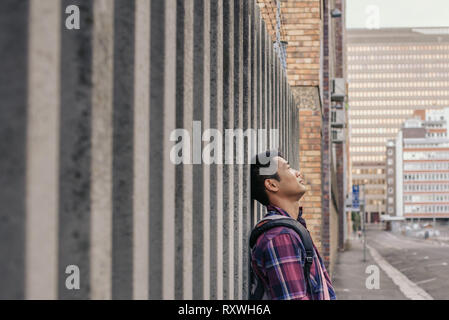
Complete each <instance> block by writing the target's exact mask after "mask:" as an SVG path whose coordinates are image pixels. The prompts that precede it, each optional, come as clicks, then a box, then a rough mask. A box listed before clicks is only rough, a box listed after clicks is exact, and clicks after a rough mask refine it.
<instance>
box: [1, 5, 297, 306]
mask: <svg viewBox="0 0 449 320" xmlns="http://www.w3.org/2000/svg"><path fill="white" fill-rule="evenodd" d="M72 4H74V5H78V6H79V8H80V20H81V21H80V22H81V25H80V26H81V28H80V29H79V30H68V29H66V28H65V19H66V18H67V16H68V15H66V14H65V9H66V7H67V6H69V5H72ZM0 27H1V33H0V99H1V101H2V103H1V104H0V130H1V137H2V138H1V140H0V141H1V142H0V143H1V145H0V150H1V151H2V153H3V156H2V157H1V160H0V171H1V174H0V177H1V184H2V188H1V189H0V200H1V203H2V209H1V210H0V221H1V223H0V257H1V260H0V283H1V286H0V298H2V299H5V298H18V299H24V298H25V299H37V298H39V299H40V298H42V299H131V298H135V299H173V298H178V299H190V298H194V299H235V298H239V299H240V298H246V297H247V294H248V290H247V288H248V267H249V263H248V242H247V240H248V235H249V231H250V229H251V226H252V225H253V224H254V223H255V221H256V220H258V219H259V218H260V217H261V215H262V214H263V209H262V208H261V207H260V206H258V205H255V204H254V203H252V202H251V201H250V199H249V194H250V192H249V191H250V190H249V183H248V178H249V170H248V168H249V165H248V161H246V162H245V163H246V164H244V165H242V164H240V165H238V164H212V165H207V164H204V163H201V156H200V155H201V153H200V152H198V151H199V150H197V149H194V150H193V151H192V154H193V160H198V162H199V163H200V164H193V165H192V164H180V165H175V164H174V163H173V162H172V161H171V159H170V152H171V150H172V147H173V146H174V145H175V143H176V141H171V140H170V135H171V133H172V132H173V130H174V129H175V128H184V129H187V130H188V131H189V132H190V134H192V132H193V131H195V130H200V132H202V131H204V130H205V129H207V128H216V129H218V130H219V132H221V133H222V134H223V136H224V129H228V128H241V129H247V128H254V129H258V128H264V129H270V128H271V129H273V128H276V129H279V130H280V149H281V151H282V152H284V153H285V155H286V157H287V158H288V159H289V160H290V162H291V163H292V164H293V166H294V167H298V164H299V163H298V148H299V143H298V142H299V123H298V118H299V114H298V110H297V107H296V103H295V102H294V98H293V95H292V92H291V90H290V88H289V86H288V84H287V79H286V75H285V73H284V72H283V71H282V69H281V66H280V63H279V60H278V59H277V57H276V55H275V54H274V51H273V47H272V41H271V39H270V38H269V35H268V33H267V31H266V28H265V24H264V22H263V20H262V18H261V15H260V13H259V9H258V7H257V6H256V4H255V0H254V1H243V0H211V1H209V0H178V1H176V0H165V1H162V0H114V1H112V0H94V1H91V0H46V1H30V0H20V1H18V0H5V1H4V2H3V3H2V10H1V11H0ZM195 120H197V121H201V128H197V127H196V126H194V124H193V121H195ZM245 141H246V140H245ZM205 144H206V143H205V142H203V147H204V145H205ZM193 145H194V144H193ZM200 145H201V143H200ZM223 147H224V151H230V150H231V149H232V148H229V147H227V146H225V145H223ZM258 147H259V150H264V149H265V148H267V147H273V145H271V146H264V145H263V144H260V145H259V146H258ZM194 148H198V146H196V147H194ZM243 149H244V150H245V151H244V156H245V159H246V158H247V156H248V153H250V151H248V148H247V141H246V142H245V148H243ZM253 151H255V150H253ZM232 158H233V159H234V160H235V159H236V155H235V154H234V155H233V156H232ZM69 265H75V266H77V267H78V268H79V271H80V288H79V290H68V289H67V288H66V279H67V277H68V276H69V274H66V272H65V271H66V267H67V266H69Z"/></svg>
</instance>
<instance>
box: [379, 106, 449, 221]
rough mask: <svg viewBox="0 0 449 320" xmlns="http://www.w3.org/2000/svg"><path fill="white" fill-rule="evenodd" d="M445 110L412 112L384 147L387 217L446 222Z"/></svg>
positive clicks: (448, 144) (448, 113)
mask: <svg viewBox="0 0 449 320" xmlns="http://www.w3.org/2000/svg"><path fill="white" fill-rule="evenodd" d="M448 120H449V108H444V109H440V110H430V111H415V113H414V117H413V118H411V119H408V120H406V121H405V122H404V124H403V126H402V128H401V130H400V131H399V133H398V135H397V137H396V140H395V141H392V140H390V141H389V142H388V144H387V155H386V157H387V174H386V179H387V197H386V202H387V209H388V211H387V212H388V214H389V215H392V216H396V217H404V218H405V219H442V218H444V219H447V218H449V139H448V123H449V122H448Z"/></svg>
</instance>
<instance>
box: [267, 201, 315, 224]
mask: <svg viewBox="0 0 449 320" xmlns="http://www.w3.org/2000/svg"><path fill="white" fill-rule="evenodd" d="M273 214H280V215H282V216H286V217H289V218H292V219H293V217H292V216H290V215H289V214H288V212H287V211H285V210H284V209H281V208H279V207H276V206H274V205H272V204H269V205H268V206H267V214H266V216H271V215H273ZM297 220H298V221H299V222H301V224H302V225H303V226H304V227H306V228H307V224H306V221H305V220H304V219H303V218H302V207H299V213H298V219H297Z"/></svg>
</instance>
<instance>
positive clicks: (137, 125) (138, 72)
mask: <svg viewBox="0 0 449 320" xmlns="http://www.w3.org/2000/svg"><path fill="white" fill-rule="evenodd" d="M135 15H136V29H135V41H134V45H135V50H134V54H135V58H134V59H135V64H134V70H135V71H134V84H135V85H134V138H133V139H134V166H133V169H134V172H133V182H134V186H133V190H134V198H133V221H134V224H133V230H134V232H133V298H134V299H139V300H146V299H148V290H149V288H148V285H149V210H150V208H149V202H148V193H149V183H150V176H149V168H150V163H149V161H150V160H149V153H150V144H149V140H150V123H149V119H150V91H149V89H150V1H148V0H136V10H135Z"/></svg>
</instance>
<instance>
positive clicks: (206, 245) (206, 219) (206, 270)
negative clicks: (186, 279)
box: [202, 0, 212, 300]
mask: <svg viewBox="0 0 449 320" xmlns="http://www.w3.org/2000/svg"><path fill="white" fill-rule="evenodd" d="M210 7H211V3H210V1H208V0H206V1H204V14H203V19H204V39H203V41H204V45H203V46H204V52H203V54H204V56H203V68H204V70H203V72H204V75H203V81H204V83H203V97H204V98H203V130H207V129H210V114H211V112H210V100H211V99H210V98H211V97H210V95H211V90H210V78H211V74H210V72H211V66H210V64H211V62H210V40H211V34H210V33H211V20H210V10H211V8H210ZM211 214H212V211H211V210H210V165H209V164H204V163H203V296H202V298H203V299H205V300H210V297H211V293H210V283H209V282H210V276H211V274H210V264H211V256H210V247H211V243H210V240H211V237H210V234H211V230H210V216H211Z"/></svg>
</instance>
